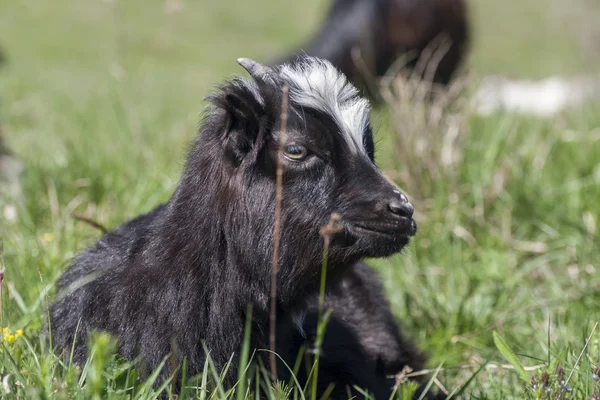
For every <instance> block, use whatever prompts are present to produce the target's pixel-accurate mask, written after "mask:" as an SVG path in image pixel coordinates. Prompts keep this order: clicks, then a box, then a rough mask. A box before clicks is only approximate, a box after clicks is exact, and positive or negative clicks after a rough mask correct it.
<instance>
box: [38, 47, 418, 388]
mask: <svg viewBox="0 0 600 400" xmlns="http://www.w3.org/2000/svg"><path fill="white" fill-rule="evenodd" d="M238 62H239V63H240V64H241V65H242V66H243V67H244V68H245V69H246V70H247V71H248V72H249V73H250V75H251V77H252V78H253V79H252V80H250V79H244V78H235V79H232V80H230V81H228V82H227V83H225V84H223V85H222V86H221V87H220V88H219V89H218V90H217V91H216V92H215V93H214V94H212V95H211V96H209V98H208V100H209V102H210V104H211V107H209V108H208V109H207V112H206V113H205V116H204V119H203V122H202V124H201V127H200V134H199V135H198V136H197V138H196V139H195V142H194V144H193V145H192V148H191V151H190V153H189V156H188V159H187V163H186V165H185V168H184V171H183V174H182V177H181V180H180V182H179V185H178V186H177V188H176V190H175V192H174V194H173V195H172V197H171V198H170V199H169V200H168V201H167V202H166V203H164V204H162V205H160V206H158V207H157V208H155V209H154V210H152V211H151V212H149V213H147V214H144V215H141V216H138V217H137V218H135V219H133V220H131V221H129V222H127V223H125V224H123V225H121V226H120V227H118V228H117V229H116V230H115V231H113V232H110V233H107V234H105V235H104V236H103V237H102V238H101V239H99V240H98V241H97V243H96V244H95V245H94V246H93V247H91V248H90V249H88V250H87V251H85V252H84V253H82V254H81V255H79V256H77V257H76V258H75V260H74V262H73V264H72V265H71V266H70V267H69V268H68V269H67V270H66V271H65V272H64V274H63V275H62V276H61V277H60V279H59V281H58V292H59V295H58V297H59V298H58V300H57V301H55V302H54V303H53V304H52V306H51V308H50V328H51V332H52V336H51V337H52V341H53V344H54V347H55V349H58V351H65V352H67V353H70V351H71V349H72V348H73V358H74V360H75V361H76V362H77V363H82V362H84V361H85V359H86V355H87V349H86V341H87V337H88V335H89V333H90V332H91V331H94V330H101V331H107V332H109V333H111V334H113V335H115V336H116V337H117V338H118V351H119V353H120V354H121V355H122V356H124V357H126V358H128V359H134V358H136V357H138V356H141V360H142V365H141V367H140V369H141V370H142V372H143V371H149V370H151V369H155V368H156V367H157V366H159V364H160V363H161V361H162V360H163V359H164V357H165V356H166V355H168V354H169V353H170V354H171V356H172V357H173V358H174V360H175V361H176V362H177V365H182V363H183V360H184V359H185V360H186V362H187V371H186V372H187V375H188V376H192V375H195V374H199V373H201V372H202V369H203V366H204V363H205V360H206V357H207V355H206V354H205V350H204V347H203V344H204V345H205V347H206V349H208V351H209V354H210V357H211V359H212V361H213V363H214V365H215V366H216V368H217V369H221V368H223V367H224V366H225V365H226V364H227V362H228V360H229V359H230V358H231V357H232V355H234V354H239V352H240V349H241V343H242V338H243V328H244V322H245V319H246V313H247V307H248V305H249V304H251V305H252V307H253V312H252V329H251V345H252V348H254V349H261V348H268V331H269V329H268V327H269V304H270V299H271V298H270V272H271V258H272V256H273V243H274V237H275V236H274V235H275V234H274V231H273V225H274V207H275V193H276V184H275V182H276V179H275V178H276V160H277V159H278V157H279V152H278V145H279V140H280V138H281V135H282V133H281V130H280V124H281V118H282V117H281V114H282V87H283V85H287V86H288V87H289V107H288V115H289V117H288V119H287V134H286V135H285V142H284V151H283V155H282V157H281V159H282V163H283V164H282V165H283V178H282V179H283V185H282V191H283V201H282V208H281V229H280V231H279V235H280V243H281V244H280V248H279V259H278V265H279V272H278V278H277V279H278V285H277V292H276V294H277V297H276V299H277V313H278V324H279V327H280V329H278V331H277V332H278V337H277V343H278V351H281V353H282V354H287V356H289V357H293V356H295V354H293V353H294V352H296V353H297V350H298V349H299V346H300V345H301V343H300V342H305V341H309V342H310V337H311V335H312V332H314V329H313V327H314V324H315V321H314V320H313V319H312V318H313V317H314V316H315V315H316V314H315V310H316V309H317V306H316V304H317V303H316V300H315V297H316V296H317V293H318V287H319V282H320V278H319V275H320V270H321V264H322V257H323V251H324V244H323V238H322V237H321V236H320V233H319V231H320V228H321V227H322V226H324V225H325V224H327V222H328V221H329V219H330V216H331V215H332V213H338V214H340V215H341V217H342V220H341V222H340V225H341V229H340V230H339V232H336V233H334V234H333V235H332V236H331V238H330V240H331V244H330V247H329V252H328V271H327V274H328V275H327V276H328V285H329V286H328V289H327V296H326V303H327V305H328V306H331V307H332V308H333V319H334V324H335V326H334V327H333V328H332V330H331V331H330V334H329V336H328V337H329V339H327V340H326V341H325V343H324V344H323V348H324V349H325V350H324V356H323V357H324V360H325V361H323V363H324V364H325V365H327V364H328V362H327V360H328V357H330V358H329V359H330V360H331V363H330V364H331V365H333V364H335V362H334V361H335V359H337V360H340V359H342V358H344V357H346V358H348V359H349V360H351V359H353V360H354V361H355V364H353V365H351V366H348V369H349V370H350V373H349V374H346V375H344V376H340V375H339V374H336V373H334V372H335V371H329V372H330V373H329V374H328V373H327V369H326V368H325V371H324V372H323V376H325V377H331V379H332V380H335V383H336V384H338V385H339V386H340V387H344V386H345V385H352V384H355V383H359V384H364V385H365V386H367V389H368V390H370V391H373V392H376V391H378V393H379V395H378V399H379V398H383V397H385V396H386V395H387V396H389V394H390V393H391V389H390V382H389V381H388V380H386V374H393V373H396V372H399V371H400V369H401V368H402V367H403V366H405V365H407V364H410V365H411V366H413V367H420V366H421V363H422V357H421V355H420V353H419V352H418V351H417V350H416V349H415V348H414V347H413V346H412V344H410V343H409V342H408V341H406V340H405V339H404V338H403V337H402V336H401V335H400V332H399V330H398V327H397V326H396V324H395V322H394V320H393V317H392V314H391V312H390V311H389V306H388V305H387V302H386V300H385V297H384V295H383V291H382V289H381V285H380V283H379V281H378V278H377V276H376V275H375V272H374V271H372V270H370V269H369V268H368V267H367V266H366V265H365V264H362V263H361V261H360V260H361V259H362V258H364V257H387V256H390V255H392V254H395V253H397V252H399V251H400V250H401V249H402V248H404V247H405V246H406V245H407V244H408V243H409V240H410V238H411V237H412V236H413V235H414V234H415V233H416V229H417V227H416V224H415V222H414V220H413V218H412V215H413V206H412V205H411V204H410V203H409V202H408V200H407V198H406V196H405V195H404V194H403V193H401V192H400V191H399V190H398V189H397V188H396V186H394V185H393V184H392V183H391V182H390V181H388V180H387V179H386V178H385V177H384V176H383V175H382V174H381V172H380V171H379V170H378V169H377V167H376V165H375V163H374V144H373V137H372V130H371V124H370V121H369V103H368V101H366V100H365V99H363V98H361V97H359V94H358V90H357V89H356V88H355V87H354V86H353V85H351V84H350V83H349V82H348V81H347V79H346V77H345V76H344V75H342V74H341V73H339V71H337V70H336V69H335V68H334V67H333V66H332V65H331V64H330V63H329V62H328V61H325V60H320V59H316V58H312V57H306V58H304V59H303V60H301V61H299V62H296V63H294V64H284V65H281V66H278V67H274V68H271V67H268V66H264V65H261V64H259V63H257V62H255V61H252V60H249V59H239V60H238ZM302 316H305V319H304V320H303V319H302V318H301V317H302ZM302 321H303V322H302ZM331 335H333V337H332V336H331ZM340 335H341V336H340ZM340 341H342V342H344V341H345V342H346V343H347V344H348V346H347V347H346V349H347V350H348V351H347V352H346V353H344V354H341V353H337V352H336V351H333V352H329V351H328V350H327V349H328V348H334V347H335V346H336V345H338V344H339V343H340ZM294 343H296V344H294ZM292 354H293V356H292ZM357 357H358V358H360V359H358V360H357ZM289 359H290V358H288V360H289ZM232 360H233V362H232V363H231V365H230V367H229V369H228V374H227V377H226V382H229V383H231V382H232V379H233V378H235V377H236V376H237V375H236V368H237V362H238V359H237V358H236V356H234V358H233V359H232ZM292 361H293V359H292ZM172 372H174V371H170V370H169V368H167V367H165V368H164V369H163V373H162V375H161V376H162V377H163V378H166V377H167V376H169V374H170V373H172ZM367 376H372V379H370V380H368V379H366V377H367ZM340 379H341V380H342V381H341V382H340V381H339V380H340ZM381 385H383V386H381ZM340 397H342V396H341V395H340ZM386 398H387V397H386Z"/></svg>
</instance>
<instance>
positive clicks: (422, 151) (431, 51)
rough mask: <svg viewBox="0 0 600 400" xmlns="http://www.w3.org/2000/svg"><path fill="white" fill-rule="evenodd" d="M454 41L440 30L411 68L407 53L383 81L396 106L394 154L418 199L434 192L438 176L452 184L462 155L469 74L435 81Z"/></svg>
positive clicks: (383, 88)
mask: <svg viewBox="0 0 600 400" xmlns="http://www.w3.org/2000/svg"><path fill="white" fill-rule="evenodd" d="M449 47H450V43H449V42H448V39H447V38H446V37H445V36H439V37H438V38H437V39H436V40H434V41H433V42H432V43H431V44H430V46H429V47H428V49H426V50H425V51H424V52H423V53H422V55H421V57H420V58H419V60H418V61H417V63H416V66H415V68H414V69H413V71H412V72H411V73H410V74H406V73H403V70H404V68H403V65H406V63H407V62H410V61H411V60H410V55H407V56H406V57H404V58H402V59H399V60H398V61H397V63H396V64H395V65H393V66H392V68H390V71H389V72H388V74H386V76H385V77H384V78H383V79H382V80H381V82H380V88H381V97H382V98H383V100H384V101H385V102H386V103H387V104H388V105H389V106H390V108H391V110H392V123H393V125H394V130H395V134H394V145H395V149H394V150H395V154H396V156H397V157H398V159H400V160H402V166H403V168H404V171H403V173H402V174H400V175H399V176H397V177H396V178H398V179H399V180H400V181H402V182H403V183H404V185H403V186H404V189H405V190H406V191H407V192H408V193H410V194H411V196H413V197H415V198H417V199H419V200H424V199H427V198H430V197H431V195H432V190H434V189H435V186H436V185H435V184H434V183H435V182H440V181H444V182H447V184H449V185H450V187H451V188H453V187H454V186H455V185H456V183H457V182H456V181H457V174H458V165H459V164H460V163H461V162H462V160H463V145H464V143H463V136H464V135H462V133H463V132H464V128H465V125H466V122H467V119H468V116H469V112H468V110H467V107H468V102H467V101H465V100H464V99H463V98H462V97H461V94H462V93H463V90H464V89H465V88H466V85H467V80H468V79H467V78H468V76H461V77H457V78H456V79H455V80H454V81H453V82H452V83H451V84H450V85H449V86H447V87H445V88H442V87H439V86H437V85H435V84H434V83H433V82H432V79H433V76H434V74H435V70H436V68H437V66H438V64H439V62H440V60H441V59H442V58H443V56H444V55H445V54H446V52H447V51H448V49H449ZM422 77H424V79H423V78H422Z"/></svg>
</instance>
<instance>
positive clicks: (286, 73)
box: [279, 57, 370, 153]
mask: <svg viewBox="0 0 600 400" xmlns="http://www.w3.org/2000/svg"><path fill="white" fill-rule="evenodd" d="M279 73H280V76H281V77H282V79H283V80H285V81H288V82H289V83H290V99H291V101H293V102H294V103H296V104H298V105H300V106H305V107H310V108H314V109H316V110H319V111H322V112H324V113H327V114H328V115H330V116H331V118H332V119H333V120H334V121H335V123H336V124H337V125H338V127H339V129H340V132H341V134H342V136H343V137H344V139H345V140H346V142H347V143H348V147H349V148H350V149H351V150H352V151H354V152H363V153H366V149H365V147H364V146H363V133H364V131H365V129H366V127H367V124H368V122H369V111H370V107H369V102H368V101H367V100H366V99H363V98H361V97H359V93H358V90H357V89H356V87H354V85H352V84H351V83H350V82H348V80H347V79H346V77H345V76H344V74H342V73H341V72H339V71H338V70H337V69H336V68H335V67H334V66H333V65H332V64H331V63H330V62H329V61H326V60H322V59H318V58H314V57H306V58H305V59H304V61H303V62H299V63H297V64H284V65H283V66H282V67H281V69H280V72H279Z"/></svg>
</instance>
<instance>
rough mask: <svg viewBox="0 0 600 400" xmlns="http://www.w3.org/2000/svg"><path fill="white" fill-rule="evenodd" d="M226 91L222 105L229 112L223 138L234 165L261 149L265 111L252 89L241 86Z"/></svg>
mask: <svg viewBox="0 0 600 400" xmlns="http://www.w3.org/2000/svg"><path fill="white" fill-rule="evenodd" d="M236 89H237V90H230V91H225V93H224V97H223V99H222V105H223V108H224V109H225V111H226V112H227V118H228V123H227V130H226V133H225V136H224V137H223V141H224V146H225V151H226V154H227V155H228V157H229V158H230V159H231V161H232V162H233V164H234V165H236V166H238V165H239V164H240V163H241V162H242V160H243V159H244V158H245V157H246V156H247V155H248V154H249V153H251V152H252V150H253V149H256V148H257V147H260V143H258V142H259V141H260V140H259V139H260V138H261V137H262V135H261V132H262V130H263V129H264V120H265V118H264V110H263V107H262V105H261V103H260V99H259V98H257V94H256V93H254V92H253V91H252V90H251V89H248V88H247V87H244V86H241V87H239V86H238V87H237V88H236Z"/></svg>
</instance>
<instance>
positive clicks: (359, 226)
mask: <svg viewBox="0 0 600 400" xmlns="http://www.w3.org/2000/svg"><path fill="white" fill-rule="evenodd" d="M403 219H404V221H399V222H398V223H394V224H390V223H379V222H367V221H361V222H354V223H346V224H344V225H345V227H346V229H347V230H348V231H349V233H351V234H352V235H353V236H364V235H370V236H372V235H375V236H382V237H385V238H389V239H393V238H404V239H409V238H410V237H412V236H414V235H415V234H416V233H417V224H416V223H415V221H414V220H413V219H412V218H411V219H410V220H409V219H408V218H403Z"/></svg>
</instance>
